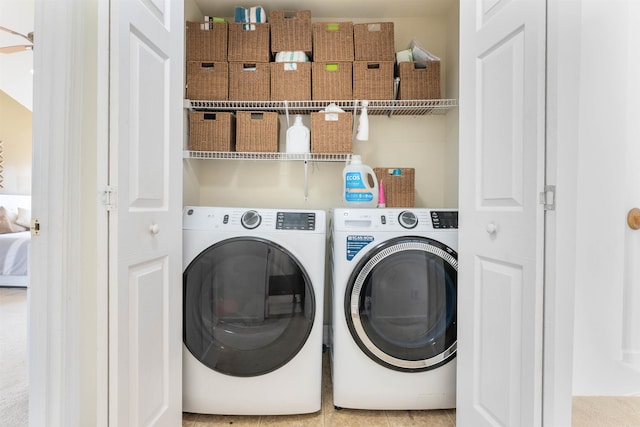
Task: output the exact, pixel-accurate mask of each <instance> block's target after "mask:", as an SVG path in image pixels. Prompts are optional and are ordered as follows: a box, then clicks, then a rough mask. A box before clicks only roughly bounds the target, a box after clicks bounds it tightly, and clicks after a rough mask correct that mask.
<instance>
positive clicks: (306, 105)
mask: <svg viewBox="0 0 640 427" xmlns="http://www.w3.org/2000/svg"><path fill="white" fill-rule="evenodd" d="M329 104H335V105H336V106H338V107H340V108H342V109H343V110H344V111H352V112H357V110H359V109H361V108H362V101H360V100H337V101H334V100H332V101H319V100H313V101H204V100H193V99H186V100H185V101H184V107H185V108H188V109H190V110H196V111H238V110H243V111H270V112H277V113H281V114H286V113H288V114H309V113H312V112H317V111H322V110H324V109H325V108H326V107H327V105H329ZM457 106H458V104H457V101H456V100H455V99H413V100H373V101H369V105H368V112H369V114H371V115H389V116H391V115H404V116H423V115H442V114H446V113H447V112H448V111H449V110H451V109H453V108H455V107H457Z"/></svg>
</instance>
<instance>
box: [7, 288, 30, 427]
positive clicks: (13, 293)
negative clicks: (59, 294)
mask: <svg viewBox="0 0 640 427" xmlns="http://www.w3.org/2000/svg"><path fill="white" fill-rule="evenodd" d="M0 420H1V421H0V424H1V425H2V426H3V427H5V426H6V427H26V426H28V425H29V421H28V420H29V392H28V379H27V289H26V288H0Z"/></svg>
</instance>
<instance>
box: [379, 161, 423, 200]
mask: <svg viewBox="0 0 640 427" xmlns="http://www.w3.org/2000/svg"><path fill="white" fill-rule="evenodd" d="M373 172H374V173H375V174H376V178H377V179H378V183H380V182H382V183H383V186H384V196H385V199H386V205H387V207H388V208H396V207H397V208H405V207H406V208H412V207H414V206H415V169H413V168H380V167H378V168H373Z"/></svg>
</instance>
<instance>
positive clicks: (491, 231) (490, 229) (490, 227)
mask: <svg viewBox="0 0 640 427" xmlns="http://www.w3.org/2000/svg"><path fill="white" fill-rule="evenodd" d="M496 231H498V226H497V225H496V224H495V223H493V222H490V223H489V224H487V233H489V234H495V233H496Z"/></svg>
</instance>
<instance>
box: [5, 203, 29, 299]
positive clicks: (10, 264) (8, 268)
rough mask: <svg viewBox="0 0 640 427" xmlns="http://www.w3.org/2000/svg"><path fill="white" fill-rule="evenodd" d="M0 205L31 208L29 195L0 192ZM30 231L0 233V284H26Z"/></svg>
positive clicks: (10, 207)
mask: <svg viewBox="0 0 640 427" xmlns="http://www.w3.org/2000/svg"><path fill="white" fill-rule="evenodd" d="M0 206H4V207H5V208H8V209H18V208H23V209H27V210H30V209H31V196H24V195H6V194H0ZM30 242H31V232H30V231H20V232H17V233H0V286H27V285H28V277H29V252H30Z"/></svg>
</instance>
